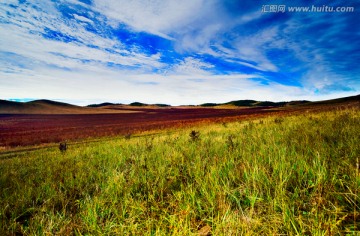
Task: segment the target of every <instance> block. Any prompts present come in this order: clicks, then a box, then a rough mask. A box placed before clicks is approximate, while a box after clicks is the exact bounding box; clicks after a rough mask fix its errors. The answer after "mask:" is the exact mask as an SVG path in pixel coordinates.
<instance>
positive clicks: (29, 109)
mask: <svg viewBox="0 0 360 236" xmlns="http://www.w3.org/2000/svg"><path fill="white" fill-rule="evenodd" d="M130 112H134V111H126V110H121V111H120V110H111V109H100V108H96V107H81V106H76V105H72V104H68V103H62V102H57V101H51V100H35V101H31V102H13V101H7V100H0V114H98V113H130Z"/></svg>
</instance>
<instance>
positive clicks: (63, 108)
mask: <svg viewBox="0 0 360 236" xmlns="http://www.w3.org/2000/svg"><path fill="white" fill-rule="evenodd" d="M353 101H356V102H360V95H356V96H350V97H343V98H337V99H331V100H324V101H316V102H311V101H305V100H302V101H290V102H271V101H256V100H236V101H231V102H226V103H204V104H201V105H198V106H200V107H217V106H220V107H221V106H235V107H264V106H266V107H281V106H301V105H326V104H337V103H345V102H353ZM117 105H119V106H122V105H124V104H120V103H109V102H105V103H100V104H91V105H88V106H86V107H82V106H76V105H72V104H68V103H63V102H58V101H52V100H46V99H41V100H34V101H30V102H14V101H8V100H1V99H0V114H85V113H86V114H89V113H112V112H114V111H111V107H112V106H117ZM124 106H125V105H124ZM128 106H132V107H144V106H155V107H169V106H170V105H167V104H146V103H141V102H133V103H130V104H129V105H128ZM193 107H195V106H193ZM102 108H108V109H102Z"/></svg>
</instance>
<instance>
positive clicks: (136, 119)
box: [0, 108, 274, 146]
mask: <svg viewBox="0 0 360 236" xmlns="http://www.w3.org/2000/svg"><path fill="white" fill-rule="evenodd" d="M119 109H121V108H119ZM133 110H136V111H141V112H140V113H119V114H76V115H48V114H41V115H35V114H26V115H18V114H12V115H0V146H19V145H21V146H22V145H33V144H41V143H50V142H60V141H63V140H77V139H84V138H94V137H102V136H113V135H126V134H133V133H137V132H141V131H147V130H156V129H163V128H169V127H182V126H186V125H188V124H193V123H199V122H213V121H222V120H227V119H234V118H235V119H237V118H245V117H248V116H249V115H260V114H268V113H271V112H274V111H273V110H271V109H268V108H248V109H212V108H165V109H148V108H136V109H133Z"/></svg>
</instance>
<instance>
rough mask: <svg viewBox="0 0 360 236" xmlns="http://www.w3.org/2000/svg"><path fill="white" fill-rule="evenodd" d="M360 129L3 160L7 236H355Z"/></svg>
mask: <svg viewBox="0 0 360 236" xmlns="http://www.w3.org/2000/svg"><path fill="white" fill-rule="evenodd" d="M359 121H360V111H359V110H355V109H348V110H342V111H340V110H338V111H332V112H323V113H316V114H315V113H308V114H304V115H297V116H289V117H279V118H274V117H269V118H263V119H262V120H250V121H243V122H233V123H226V124H212V125H208V126H199V127H195V128H193V129H183V130H180V131H177V132H172V133H166V131H164V133H163V134H157V135H154V136H146V137H135V138H130V139H125V138H118V139H114V140H111V141H108V140H104V141H102V142H97V143H87V144H81V145H71V144H70V146H69V148H68V150H67V151H66V153H61V152H60V151H59V150H58V149H57V148H52V149H51V148H50V149H46V150H36V151H30V152H28V153H27V154H26V155H24V154H21V155H20V154H19V156H18V157H14V158H8V159H0V173H1V176H0V235H13V234H24V235H54V234H59V235H69V234H75V235H103V234H105V235H198V233H199V232H200V231H199V230H203V231H209V229H210V227H211V234H212V235H281V234H282V235H284V234H285V235H346V234H348V235H358V234H359V233H360V231H359V230H360V226H359V225H360V213H359V211H360V197H359V195H360V194H359V193H360V173H359V169H358V165H359V161H360V160H359V159H360V145H359V143H360V134H359V130H360V122H359ZM192 130H196V131H198V132H199V134H200V135H199V138H198V139H196V138H191V137H190V136H189V134H190V132H191V131H192ZM206 228H207V229H208V230H205V229H206ZM204 234H206V232H205V233H204Z"/></svg>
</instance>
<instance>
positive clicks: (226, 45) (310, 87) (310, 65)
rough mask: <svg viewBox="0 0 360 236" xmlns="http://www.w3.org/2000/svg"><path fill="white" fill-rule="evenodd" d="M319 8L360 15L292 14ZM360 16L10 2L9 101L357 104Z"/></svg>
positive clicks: (167, 2)
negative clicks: (347, 99)
mask: <svg viewBox="0 0 360 236" xmlns="http://www.w3.org/2000/svg"><path fill="white" fill-rule="evenodd" d="M264 5H285V7H286V10H285V12H263V11H262V9H263V7H264ZM312 5H314V6H318V7H321V6H329V7H334V8H336V7H353V8H354V11H353V12H290V11H289V9H288V7H291V6H299V7H308V6H309V7H312ZM267 9H268V8H267ZM359 9H360V4H359V1H357V0H341V1H338V0H331V1H329V0H327V1H316V0H312V1H289V0H288V1H281V0H258V1H253V0H246V1H231V0H183V1H179V0H151V1H150V0H148V1H145V0H67V1H65V0H57V1H50V0H38V1H27V0H3V1H1V2H0V99H20V100H21V99H24V100H29V98H30V99H32V98H33V99H54V100H58V101H64V102H70V103H74V104H79V105H86V104H90V103H100V102H121V103H129V102H134V101H140V102H145V103H167V104H172V105H180V104H200V103H204V102H227V101H230V100H239V99H255V100H271V101H289V100H302V99H308V100H322V99H330V98H335V97H342V96H351V95H355V94H359V93H360V67H359V64H360V24H359V20H360V14H359Z"/></svg>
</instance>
